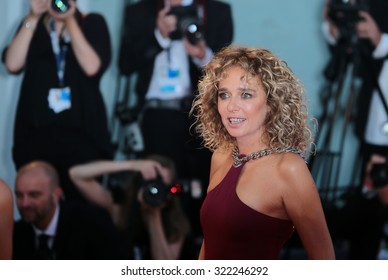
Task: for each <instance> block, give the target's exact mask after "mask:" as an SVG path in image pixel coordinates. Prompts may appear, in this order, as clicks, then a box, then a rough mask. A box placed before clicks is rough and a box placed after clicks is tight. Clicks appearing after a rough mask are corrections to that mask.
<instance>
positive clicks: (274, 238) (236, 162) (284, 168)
mask: <svg viewBox="0 0 388 280" xmlns="http://www.w3.org/2000/svg"><path fill="white" fill-rule="evenodd" d="M191 113H192V114H193V115H194V116H195V117H196V120H197V122H196V129H197V131H198V132H199V133H200V134H201V136H202V137H203V139H204V145H205V146H206V147H207V148H209V149H211V150H212V151H213V155H212V161H211V169H210V183H209V186H208V190H207V196H206V198H205V200H204V203H203V205H202V208H201V225H202V230H203V234H204V240H203V244H202V248H201V252H200V256H199V259H277V258H278V257H279V254H280V251H281V249H282V247H283V245H284V243H285V242H286V241H287V240H288V239H289V238H290V237H291V236H292V234H293V232H294V231H295V230H296V231H297V232H298V234H299V236H300V238H301V240H302V243H303V245H304V248H305V250H306V252H307V255H308V257H309V258H310V259H334V258H335V256H334V250H333V245H332V241H331V237H330V234H329V231H328V228H327V225H326V221H325V216H324V213H323V210H322V206H321V201H320V197H319V194H318V191H317V188H316V186H315V184H314V181H313V178H312V177H311V174H310V172H309V170H308V167H307V165H306V162H305V160H304V156H305V155H306V154H307V152H308V149H309V148H310V144H311V142H312V137H311V131H310V129H309V127H308V125H307V117H308V113H307V108H306V106H305V103H304V92H303V87H302V85H301V84H300V83H299V81H298V80H297V78H296V77H295V76H294V74H293V73H292V71H291V70H290V69H289V67H288V66H287V64H286V63H285V62H284V61H282V60H280V59H279V58H277V57H276V56H275V55H273V54H272V53H271V52H270V51H268V50H266V49H260V48H243V47H233V46H230V47H226V48H225V49H223V50H222V51H220V52H219V53H218V54H216V55H215V57H214V58H213V59H212V60H211V61H210V63H209V64H208V65H207V66H206V68H205V72H204V77H203V79H202V80H201V81H200V82H199V95H198V97H197V99H196V101H195V102H194V104H193V108H192V112H191Z"/></svg>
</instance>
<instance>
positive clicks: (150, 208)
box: [69, 155, 195, 260]
mask: <svg viewBox="0 0 388 280" xmlns="http://www.w3.org/2000/svg"><path fill="white" fill-rule="evenodd" d="M118 172H119V173H118ZM69 173H70V176H71V178H72V180H73V181H74V183H75V185H76V186H77V187H78V188H79V189H80V191H81V192H82V193H83V195H84V196H85V197H86V199H87V200H88V201H90V202H92V203H94V204H97V205H99V206H101V207H103V208H105V209H107V210H108V211H109V212H110V214H111V217H112V219H113V220H114V222H115V224H116V226H117V227H118V229H119V230H120V232H121V233H122V236H123V239H124V240H125V241H126V244H127V245H128V258H134V259H154V260H162V259H163V260H164V259H167V260H173V259H192V258H194V256H195V255H194V254H195V253H194V251H193V249H191V247H192V246H191V244H190V242H191V240H190V238H189V236H190V224H189V221H188V220H187V218H186V216H185V214H184V212H183V210H182V208H181V205H180V200H179V197H178V194H179V186H178V185H173V186H171V185H172V184H173V182H174V181H175V179H176V177H175V176H176V171H175V166H174V163H173V162H172V161H171V160H170V159H168V158H166V157H163V156H159V155H151V156H149V157H147V158H146V159H144V160H123V161H96V162H90V163H86V164H81V165H76V166H74V167H72V168H71V169H70V171H69ZM107 174H109V175H111V178H110V180H109V181H110V184H108V188H105V187H104V186H103V185H102V184H101V183H100V182H99V181H98V180H97V178H98V177H99V176H102V175H107ZM118 175H120V176H118ZM122 175H125V176H122Z"/></svg>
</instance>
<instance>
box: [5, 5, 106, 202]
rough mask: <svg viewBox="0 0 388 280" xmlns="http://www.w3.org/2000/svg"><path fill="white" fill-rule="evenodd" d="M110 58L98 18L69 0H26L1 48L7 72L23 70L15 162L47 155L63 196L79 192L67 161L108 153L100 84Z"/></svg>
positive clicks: (103, 26) (74, 196)
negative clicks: (12, 33)
mask: <svg viewBox="0 0 388 280" xmlns="http://www.w3.org/2000/svg"><path fill="white" fill-rule="evenodd" d="M57 5H58V6H57ZM110 59H111V47H110V36H109V32H108V28H107V25H106V22H105V20H104V18H103V17H102V16H101V15H99V14H95V13H90V14H84V13H81V12H80V11H79V10H78V9H77V5H76V2H75V1H73V0H69V1H66V0H63V1H55V0H30V12H29V14H28V15H27V16H26V17H25V18H24V19H23V21H22V22H21V24H20V26H19V29H18V30H17V32H16V34H15V36H14V38H13V40H12V41H11V43H10V44H9V46H8V47H6V48H5V50H4V52H3V56H2V60H3V62H4V63H5V66H6V68H7V70H8V71H9V72H10V73H12V74H19V73H21V72H24V77H23V82H22V86H21V91H20V96H19V101H18V107H17V112H16V119H15V128H14V143H13V160H14V163H15V166H16V169H19V168H20V166H22V165H23V164H25V163H27V162H30V161H32V160H36V159H41V160H45V161H48V162H50V163H51V164H53V165H54V166H55V168H56V169H57V170H58V172H59V175H60V179H61V186H62V187H63V190H64V194H65V198H66V199H67V200H81V199H82V196H81V195H80V194H79V192H78V191H77V189H76V188H75V187H74V185H72V184H71V181H70V179H69V177H68V169H69V167H70V166H72V165H74V164H77V163H82V162H87V161H91V160H95V159H101V158H103V159H110V158H111V157H112V154H113V153H112V152H113V150H112V147H111V144H110V136H109V133H108V127H107V120H106V111H105V105H104V102H103V99H102V96H101V92H100V89H99V84H100V79H101V77H102V75H103V74H104V72H105V70H106V69H107V67H108V65H109V62H110Z"/></svg>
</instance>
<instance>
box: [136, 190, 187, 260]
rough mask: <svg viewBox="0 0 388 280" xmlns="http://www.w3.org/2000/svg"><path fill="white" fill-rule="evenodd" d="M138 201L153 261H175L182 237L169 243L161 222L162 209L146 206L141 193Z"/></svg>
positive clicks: (181, 244)
mask: <svg viewBox="0 0 388 280" xmlns="http://www.w3.org/2000/svg"><path fill="white" fill-rule="evenodd" d="M138 200H139V202H140V204H141V206H142V208H143V214H144V218H145V222H146V226H147V228H148V233H149V236H150V248H151V255H152V259H153V260H176V259H178V258H179V255H180V252H181V250H182V246H183V241H184V239H183V237H180V238H179V239H178V240H177V241H175V242H173V243H169V242H168V240H167V237H166V234H165V232H164V228H163V222H162V207H163V206H162V207H151V206H148V205H147V204H146V203H145V202H144V201H143V198H142V195H141V191H139V193H138Z"/></svg>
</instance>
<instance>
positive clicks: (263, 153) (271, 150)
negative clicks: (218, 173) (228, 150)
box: [232, 147, 304, 167]
mask: <svg viewBox="0 0 388 280" xmlns="http://www.w3.org/2000/svg"><path fill="white" fill-rule="evenodd" d="M288 152H291V153H294V154H298V155H300V156H301V157H302V158H303V159H304V155H303V152H302V151H301V150H298V149H297V148H294V147H277V148H268V149H264V150H260V151H257V152H253V153H251V154H249V155H247V156H245V157H242V158H240V157H239V151H238V148H237V147H234V149H233V153H232V157H233V166H234V167H239V166H241V165H242V164H243V163H244V162H247V161H250V160H251V159H258V158H261V157H263V156H267V155H270V154H280V153H288Z"/></svg>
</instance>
